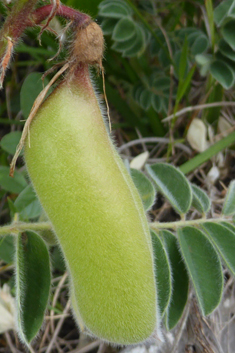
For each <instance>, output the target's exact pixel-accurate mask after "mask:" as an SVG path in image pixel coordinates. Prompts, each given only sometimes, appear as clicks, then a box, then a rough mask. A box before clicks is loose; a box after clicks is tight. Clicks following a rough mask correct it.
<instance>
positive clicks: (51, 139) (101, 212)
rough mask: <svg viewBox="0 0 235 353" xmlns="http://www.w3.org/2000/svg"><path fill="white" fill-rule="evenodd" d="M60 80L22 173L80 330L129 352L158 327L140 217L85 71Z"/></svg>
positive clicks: (33, 131) (36, 123)
mask: <svg viewBox="0 0 235 353" xmlns="http://www.w3.org/2000/svg"><path fill="white" fill-rule="evenodd" d="M68 77H69V78H67V79H66V80H65V81H63V82H62V83H61V84H60V85H59V86H58V87H57V88H56V89H55V91H54V92H53V93H52V94H51V95H50V96H49V98H48V99H47V100H46V101H45V102H44V103H43V105H42V106H41V108H40V109H39V111H38V113H37V115H36V116H35V118H34V120H33V122H32V125H31V127H30V147H29V141H26V144H25V161H26V165H27V169H28V173H29V175H30V178H31V180H32V183H33V185H34V188H35V191H36V193H37V195H38V197H39V200H40V202H41V204H42V206H43V208H44V210H45V212H46V214H47V216H48V218H49V219H50V221H51V222H52V225H53V228H54V231H55V234H56V236H57V238H58V241H59V244H60V245H61V248H62V251H63V254H64V258H65V261H66V264H67V268H68V271H69V274H70V284H71V286H70V287H71V288H70V295H71V299H72V305H73V311H74V315H75V317H76V319H77V322H78V324H79V326H80V328H81V329H85V330H86V332H88V333H90V334H91V335H94V336H97V337H99V338H100V339H103V340H105V341H108V342H111V343H115V344H123V345H126V344H135V343H138V342H142V341H144V340H146V339H147V338H148V337H150V336H151V334H152V333H153V332H154V331H155V329H156V326H157V321H158V320H157V298H156V283H155V277H154V264H153V252H152V243H151V237H150V233H149V228H148V223H147V219H146V215H145V212H144V209H143V205H142V202H141V199H140V197H139V194H138V191H137V189H136V188H135V186H134V184H133V182H132V179H131V177H130V176H129V174H128V172H127V171H126V169H125V166H124V165H123V162H122V161H121V159H120V157H119V155H118V153H117V152H116V150H115V147H114V145H113V143H112V141H111V138H110V136H109V133H108V132H107V128H106V124H105V122H104V119H103V117H102V114H101V110H100V107H99V104H98V102H97V98H96V96H95V93H94V89H93V86H92V84H91V81H90V78H89V71H88V65H86V64H85V65H80V66H79V67H78V68H77V70H76V72H73V74H71V75H70V76H68Z"/></svg>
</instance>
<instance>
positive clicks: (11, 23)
mask: <svg viewBox="0 0 235 353" xmlns="http://www.w3.org/2000/svg"><path fill="white" fill-rule="evenodd" d="M37 2H38V0H17V1H16V2H15V5H14V6H13V7H12V10H11V13H10V15H9V16H8V17H7V19H6V21H5V22H4V24H3V26H2V29H1V31H0V61H2V59H3V58H4V55H5V53H6V51H7V49H8V45H9V40H8V38H10V39H11V41H12V42H13V45H14V44H15V43H16V42H17V41H18V40H19V39H20V37H21V35H22V33H23V31H24V30H25V28H26V27H27V26H28V23H29V18H30V16H31V14H32V12H33V11H34V7H35V5H36V4H37Z"/></svg>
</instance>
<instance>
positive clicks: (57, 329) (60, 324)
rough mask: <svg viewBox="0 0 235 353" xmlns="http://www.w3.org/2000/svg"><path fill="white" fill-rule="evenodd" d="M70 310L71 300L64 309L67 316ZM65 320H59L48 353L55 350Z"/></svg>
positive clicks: (63, 318)
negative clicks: (54, 346)
mask: <svg viewBox="0 0 235 353" xmlns="http://www.w3.org/2000/svg"><path fill="white" fill-rule="evenodd" d="M69 308H70V300H68V302H67V304H66V306H65V308H64V311H63V314H64V315H65V314H67V312H68V311H69ZM64 320H65V317H64V316H63V317H62V318H61V319H60V320H59V322H58V324H57V326H56V329H55V332H54V335H53V336H52V339H51V341H50V343H49V346H48V347H47V350H46V353H50V352H51V350H52V348H53V345H54V343H55V340H56V338H57V336H58V334H59V332H60V329H61V327H62V325H63V323H64Z"/></svg>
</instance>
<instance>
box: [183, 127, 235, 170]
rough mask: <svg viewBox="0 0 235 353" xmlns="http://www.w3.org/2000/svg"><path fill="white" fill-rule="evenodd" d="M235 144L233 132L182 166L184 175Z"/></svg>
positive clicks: (234, 132)
mask: <svg viewBox="0 0 235 353" xmlns="http://www.w3.org/2000/svg"><path fill="white" fill-rule="evenodd" d="M234 143H235V131H233V132H232V133H231V134H229V135H228V136H226V137H224V138H222V139H221V140H220V141H218V142H216V143H214V144H213V145H212V146H210V147H209V148H207V149H206V150H205V151H204V152H202V153H200V154H198V155H197V156H195V157H194V158H192V159H190V160H189V161H187V162H186V163H184V164H182V165H181V166H180V170H181V172H182V173H184V174H187V173H189V172H192V171H193V170H194V169H196V168H198V167H199V166H200V165H201V164H203V163H204V162H206V161H208V160H209V159H210V158H211V157H213V156H214V155H216V154H217V153H219V152H220V151H222V150H223V149H225V148H226V147H229V146H230V145H231V144H234Z"/></svg>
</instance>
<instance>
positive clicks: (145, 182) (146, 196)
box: [131, 169, 155, 211]
mask: <svg viewBox="0 0 235 353" xmlns="http://www.w3.org/2000/svg"><path fill="white" fill-rule="evenodd" d="M131 177H132V179H133V181H134V184H135V186H136V188H137V190H138V191H139V194H140V197H141V199H142V202H143V205H144V209H145V211H148V210H149V209H150V208H151V207H152V206H153V204H154V201H155V189H154V187H153V184H152V183H151V181H150V180H149V179H148V178H147V177H146V176H145V175H144V174H143V173H142V172H140V171H139V170H137V169H131Z"/></svg>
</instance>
